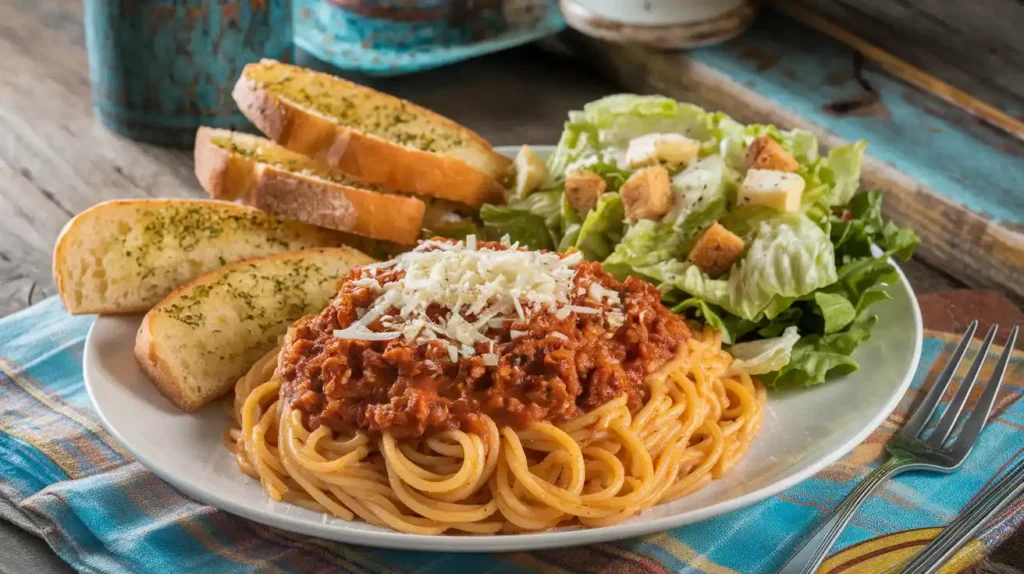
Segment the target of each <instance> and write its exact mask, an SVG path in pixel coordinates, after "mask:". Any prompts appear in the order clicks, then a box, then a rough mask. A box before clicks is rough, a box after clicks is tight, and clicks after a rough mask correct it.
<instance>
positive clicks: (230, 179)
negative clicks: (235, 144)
mask: <svg viewBox="0 0 1024 574" xmlns="http://www.w3.org/2000/svg"><path fill="white" fill-rule="evenodd" d="M230 133H231V132H229V131H227V130H218V129H215V128H208V127H200V128H199V130H197V131H196V144H195V148H194V150H193V156H194V159H195V164H196V170H195V171H196V179H198V180H199V185H201V186H202V187H203V189H205V190H206V192H207V193H209V194H210V197H212V198H214V199H223V200H227V201H234V200H236V199H240V198H241V195H242V194H243V193H248V191H249V190H250V189H251V188H252V185H253V183H254V182H253V181H252V179H253V178H254V173H253V170H252V169H251V168H250V167H248V166H247V165H244V164H248V163H249V162H247V161H245V158H240V157H238V156H236V155H235V154H232V153H231V152H230V151H228V150H226V149H224V148H222V147H220V146H218V145H216V144H214V143H213V141H212V140H213V138H214V137H217V136H220V135H226V134H230ZM239 163H242V164H243V165H241V166H239V165H238V164H239Z"/></svg>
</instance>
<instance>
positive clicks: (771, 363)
mask: <svg viewBox="0 0 1024 574" xmlns="http://www.w3.org/2000/svg"><path fill="white" fill-rule="evenodd" d="M799 340H800V334H799V333H798V332H797V328H796V327H787V328H786V330H785V331H783V332H782V335H781V336H778V337H771V338H768V339H758V340H756V341H747V342H746V343H739V344H736V345H733V346H732V348H730V349H729V353H730V354H731V355H732V366H730V367H729V372H732V373H737V372H742V373H747V374H750V375H763V374H766V373H771V372H772V371H778V370H779V369H781V368H783V367H785V366H786V365H787V364H788V363H789V359H790V356H791V355H792V353H793V346H794V345H796V343H797V341H799Z"/></svg>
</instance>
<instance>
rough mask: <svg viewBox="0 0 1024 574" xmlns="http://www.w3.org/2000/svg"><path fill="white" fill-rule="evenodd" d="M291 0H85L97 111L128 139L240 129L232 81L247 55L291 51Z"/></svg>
mask: <svg viewBox="0 0 1024 574" xmlns="http://www.w3.org/2000/svg"><path fill="white" fill-rule="evenodd" d="M291 10H292V6H291V1H290V0H85V33H86V46H87V48H88V52H89V78H90V81H91V84H92V98H93V107H94V110H95V113H96V116H97V117H98V118H99V119H100V121H101V122H103V124H104V125H105V126H107V127H108V128H110V129H112V130H114V131H116V132H118V133H120V134H122V135H125V136H127V137H129V138H132V139H135V140H139V141H144V142H149V143H154V144H159V145H166V146H173V147H191V146H192V145H193V142H194V139H195V132H196V128H198V127H199V126H201V125H203V126H216V127H222V128H231V129H248V128H249V122H248V121H247V120H246V119H245V117H244V116H242V114H241V113H240V112H239V111H238V108H237V107H236V106H235V102H234V100H232V99H231V90H232V88H233V87H234V84H235V81H236V80H237V79H238V76H239V75H240V74H241V72H242V68H243V67H245V65H246V64H248V63H250V62H255V61H258V60H259V59H261V58H274V59H277V60H281V61H285V62H291V61H293V60H294V47H293V42H292V14H291Z"/></svg>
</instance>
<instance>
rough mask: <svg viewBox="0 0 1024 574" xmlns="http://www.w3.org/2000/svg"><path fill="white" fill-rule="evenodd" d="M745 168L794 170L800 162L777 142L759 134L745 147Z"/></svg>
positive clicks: (798, 167) (798, 166)
mask: <svg viewBox="0 0 1024 574" xmlns="http://www.w3.org/2000/svg"><path fill="white" fill-rule="evenodd" d="M747 169H770V170H774V171H789V172H795V171H797V170H798V169H800V164H799V163H797V161H796V158H795V157H793V154H791V153H789V152H788V151H786V150H784V149H782V145H780V144H779V142H777V141H775V140H773V139H772V138H770V137H768V136H759V137H757V138H755V139H754V141H752V142H750V147H748V148H747Z"/></svg>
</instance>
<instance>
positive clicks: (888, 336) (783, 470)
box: [84, 150, 922, 552]
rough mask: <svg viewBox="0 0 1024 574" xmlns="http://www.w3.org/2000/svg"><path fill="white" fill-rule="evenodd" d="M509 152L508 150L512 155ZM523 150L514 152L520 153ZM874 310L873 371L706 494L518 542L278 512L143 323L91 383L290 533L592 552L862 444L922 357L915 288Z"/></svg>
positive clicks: (140, 449)
mask: <svg viewBox="0 0 1024 574" xmlns="http://www.w3.org/2000/svg"><path fill="white" fill-rule="evenodd" d="M503 151H506V150H503ZM513 152H514V150H513ZM889 294H890V295H892V300H889V301H883V302H881V303H879V304H877V305H876V306H875V307H872V310H873V311H874V312H876V313H877V314H878V315H879V318H880V319H879V322H878V324H877V325H876V326H875V328H874V331H873V332H872V337H871V339H870V340H868V341H867V342H865V343H864V344H863V345H861V347H860V348H859V349H857V352H856V354H855V355H854V357H855V358H856V359H857V360H858V361H859V362H860V366H861V369H860V370H859V371H857V372H856V373H854V374H852V375H849V376H847V377H843V378H840V379H836V380H832V381H829V382H828V383H827V384H824V385H820V386H817V387H813V388H810V389H805V390H801V391H797V392H787V393H779V394H770V395H769V397H768V406H767V411H766V413H765V417H764V422H763V424H762V427H761V433H760V435H759V436H758V437H757V439H756V440H755V441H754V444H753V446H752V447H751V449H750V451H749V452H748V453H747V455H746V457H745V458H744V460H743V461H742V462H741V463H740V464H739V465H738V466H737V467H736V468H734V469H733V470H731V471H730V472H729V473H728V474H727V475H726V476H725V477H724V478H723V479H721V480H718V481H715V482H713V483H712V484H711V485H710V486H708V487H707V488H705V489H703V490H700V491H698V492H697V493H695V494H693V495H691V496H688V497H686V498H683V499H681V500H677V501H674V502H671V503H668V504H662V505H659V506H657V507H655V508H652V509H650V510H648V511H647V512H644V513H643V514H641V515H639V516H636V517H634V518H632V519H630V520H628V521H626V522H624V523H622V524H619V525H616V526H608V527H604V528H594V529H560V530H557V531H551V532H544V533H540V534H522V535H515V536H500V535H499V536H472V537H470V536H421V535H411V534H400V533H397V532H393V531H388V530H383V529H380V528H377V527H374V526H370V525H368V524H365V523H362V522H347V521H343V520H338V519H334V518H327V517H326V516H325V515H323V514H319V513H316V512H312V511H309V510H305V509H302V508H299V507H297V506H292V505H289V504H284V503H280V502H274V501H271V500H270V499H268V498H267V496H266V495H265V494H264V493H263V489H262V487H261V486H260V483H259V481H257V480H253V479H251V478H249V477H247V476H245V475H243V474H242V473H241V472H240V471H239V470H238V467H237V466H236V465H235V461H234V457H233V456H231V454H230V453H229V452H228V451H227V449H226V448H225V447H224V445H223V443H222V442H221V434H222V433H223V431H224V428H225V427H226V426H227V425H228V418H227V413H226V410H225V408H224V405H223V404H220V403H217V404H213V405H210V406H208V407H206V408H204V409H202V410H201V411H200V412H198V413H193V414H188V413H183V412H181V411H180V410H178V409H177V408H176V407H174V406H173V405H172V404H171V403H170V402H168V401H167V400H166V399H165V398H164V397H163V396H162V395H161V394H160V393H159V392H158V391H157V390H156V388H155V387H154V386H153V385H152V383H150V382H149V380H148V379H147V378H146V376H145V375H144V374H143V373H142V371H141V370H140V369H139V367H138V365H136V363H135V358H134V356H133V354H132V347H133V345H134V341H135V333H136V331H137V330H138V327H139V323H140V321H141V318H140V317H99V318H98V319H97V320H96V322H95V324H93V326H92V329H91V330H90V331H89V336H88V338H87V339H86V343H85V365H84V369H85V384H86V388H87V389H88V391H89V396H90V397H91V398H92V401H93V404H94V405H95V406H96V411H97V412H98V413H99V415H100V419H101V420H102V421H103V425H104V426H105V427H106V429H107V430H108V431H109V432H110V433H111V434H112V435H113V436H114V437H115V438H116V439H117V440H118V441H119V442H120V443H121V444H123V445H124V447H125V448H126V449H127V450H128V451H129V452H130V453H131V454H132V455H133V456H134V457H135V458H136V459H137V460H138V461H139V462H140V463H142V464H143V465H144V466H146V467H147V468H149V469H150V470H152V471H153V472H154V473H156V474H157V476H159V477H161V478H163V479H164V480H166V481H167V482H169V483H171V484H172V485H174V486H175V487H177V488H179V489H181V490H182V491H184V492H185V493H187V494H189V495H191V496H193V497H195V498H197V499H199V500H201V501H203V502H206V503H209V504H212V505H214V506H216V507H219V508H222V509H224V510H226V511H228V512H231V513H233V514H237V515H239V516H244V517H246V518H250V519H252V520H255V521H257V522H261V523H263V524H267V525H270V526H275V527H278V528H282V529H285V530H291V531H294V532H300V533H303V534H309V535H311V536H318V537H321V538H327V539H331V540H338V541H342V542H348V543H353V544H365V545H369V546H381V547H387V548H401V549H407V550H437V551H448V552H483V551H493V552H501V551H513V550H532V549H540V548H551V547H559V546H573V545H578V544H590V543H593V542H602V541H608V540H616V539H621V538H628V537H632V536H639V535H642V534H647V533H650V532H656V531H660V530H666V529H670V528H675V527H677V526H681V525H683V524H689V523H692V522H697V521H700V520H705V519H707V518H710V517H712V516H717V515H719V514H723V513H726V512H730V511H732V510H736V509H738V508H742V507H744V506H748V505H750V504H753V503H755V502H758V501H760V500H763V499H765V498H768V497H769V496H772V495H774V494H777V493H779V492H781V491H783V490H785V489H787V488H789V487H791V486H793V485H795V484H797V483H799V482H800V481H802V480H804V479H806V478H808V477H810V476H811V475H813V474H815V473H816V472H818V471H820V470H822V469H823V468H825V467H826V466H828V465H829V464H831V463H833V462H835V461H836V460H838V459H839V458H840V457H842V456H843V455H844V454H846V453H847V452H849V451H850V450H851V449H853V447H855V446H856V445H858V444H859V443H861V442H862V441H863V440H864V439H865V438H867V436H868V435H869V434H870V433H871V431H872V430H874V429H875V427H877V426H878V425H879V424H881V423H882V421H883V420H885V418H886V417H887V416H888V415H889V413H890V412H891V411H892V410H893V408H895V407H896V404H897V402H898V401H899V399H900V397H902V396H903V394H904V392H905V391H906V389H907V387H908V386H909V385H910V381H911V379H912V377H913V374H914V371H915V370H916V369H917V363H918V359H919V358H920V355H921V337H922V329H921V313H920V310H919V309H918V306H917V302H916V299H915V298H914V294H913V291H912V290H911V288H910V285H909V284H908V283H907V281H906V278H905V277H904V276H903V275H902V273H901V274H900V281H899V282H898V283H896V284H894V285H891V286H890V287H889Z"/></svg>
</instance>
